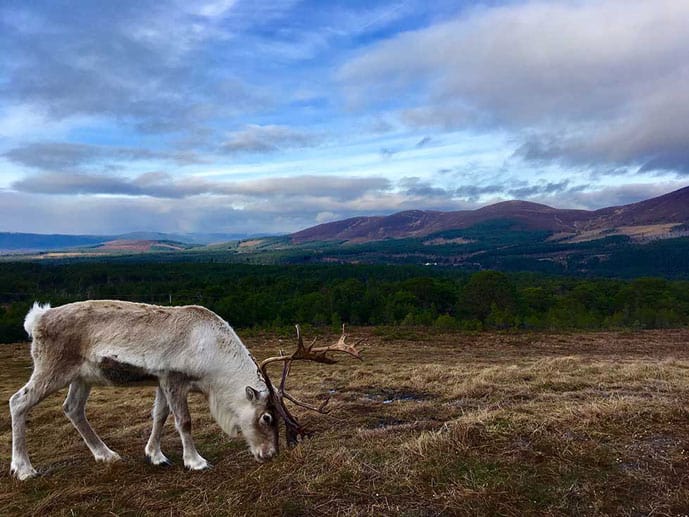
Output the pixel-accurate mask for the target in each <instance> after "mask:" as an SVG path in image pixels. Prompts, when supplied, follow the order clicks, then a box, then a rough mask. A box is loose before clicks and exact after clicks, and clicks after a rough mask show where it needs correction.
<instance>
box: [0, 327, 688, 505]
mask: <svg viewBox="0 0 689 517" xmlns="http://www.w3.org/2000/svg"><path fill="white" fill-rule="evenodd" d="M363 336H365V337H367V341H368V342H369V345H368V347H367V348H366V350H365V352H364V356H365V359H366V360H365V362H362V363H359V362H354V361H352V360H349V359H344V360H342V362H340V363H338V364H337V365H334V366H327V365H316V364H303V365H296V366H295V367H294V372H293V378H292V382H291V386H293V389H292V391H293V392H294V394H295V395H297V396H299V397H300V398H302V399H307V400H308V399H310V400H314V399H317V398H318V397H319V396H322V395H323V394H324V393H327V392H328V390H329V389H330V390H332V399H331V406H332V409H333V411H332V413H331V414H330V415H327V416H323V415H315V414H304V413H303V412H301V411H298V412H297V413H298V414H300V415H302V420H303V421H304V422H306V423H310V424H311V427H313V428H314V429H315V430H316V431H317V434H316V435H315V436H314V438H312V439H311V440H309V441H306V442H304V443H302V444H300V445H299V446H298V447H297V448H295V449H293V450H291V451H288V450H283V451H282V452H281V454H280V456H279V458H278V459H277V460H275V461H273V462H271V463H269V464H265V465H259V464H257V463H255V462H254V461H253V459H252V458H251V456H250V454H249V452H248V450H247V449H246V447H245V445H244V443H243V440H242V439H241V438H236V439H229V438H227V437H224V436H222V435H221V432H220V430H219V428H218V427H217V425H215V424H214V423H213V421H212V420H211V417H210V415H209V412H208V410H207V408H206V407H205V401H204V400H203V398H202V397H200V396H196V395H192V396H191V402H192V414H193V417H194V429H193V432H194V436H195V438H196V441H197V446H198V448H199V451H200V452H201V454H203V455H204V456H205V457H206V458H208V459H209V460H210V461H211V462H212V463H213V464H214V468H213V469H211V470H209V471H205V472H186V471H185V470H184V468H183V467H182V466H181V463H182V461H181V445H180V442H179V439H178V437H177V434H176V432H175V431H174V429H173V426H172V423H171V421H168V424H167V426H166V432H165V435H164V438H163V451H164V452H165V453H166V454H167V455H168V457H170V459H172V460H173V461H174V462H175V465H174V466H172V467H168V468H160V467H153V466H150V465H148V464H146V463H145V461H144V459H143V458H144V455H143V447H144V445H145V442H146V438H147V435H148V432H149V429H150V423H149V411H150V406H151V404H152V402H153V395H154V390H153V388H130V389H127V388H95V389H94V391H93V393H92V395H91V398H90V400H89V405H88V408H87V412H88V415H89V418H90V420H91V422H92V423H93V426H94V428H96V430H98V431H99V433H100V435H101V436H102V437H103V439H104V441H105V442H106V443H107V444H108V445H109V446H110V447H111V448H113V449H114V450H116V451H118V452H119V453H120V454H121V455H122V456H123V458H124V461H122V462H120V463H118V464H114V465H107V466H103V465H102V464H96V463H95V462H94V461H93V459H92V457H91V455H90V453H89V452H88V449H87V448H86V446H85V445H84V444H83V442H82V441H81V438H80V437H79V436H78V434H77V432H76V431H75V430H74V429H73V428H72V426H71V424H70V423H69V422H68V421H67V419H66V418H65V417H64V416H63V415H62V411H61V403H62V399H63V397H64V395H65V393H64V391H63V392H61V393H59V394H56V395H54V396H51V397H49V398H48V399H47V400H45V401H43V402H42V403H41V404H40V405H39V406H37V407H36V408H35V409H34V410H33V412H32V413H31V416H30V421H29V433H28V442H29V451H30V453H31V456H32V461H33V463H34V466H35V467H36V468H38V469H39V470H41V471H42V472H45V473H46V475H45V476H42V477H40V478H37V479H34V480H30V481H28V482H23V483H22V482H18V481H15V480H13V479H11V478H10V477H9V475H8V469H9V456H10V423H9V414H8V411H7V406H6V405H4V407H3V409H2V417H0V469H1V471H2V472H1V473H0V514H2V515H31V514H33V515H46V514H55V515H158V514H162V515H180V514H181V515H245V514H247V515H254V514H259V515H279V514H283V515H336V514H339V515H410V516H411V515H418V516H422V515H438V514H460V515H496V514H501V515H515V516H517V515H605V514H609V515H649V514H650V515H682V514H687V513H689V330H688V329H684V330H664V331H644V332H634V333H624V332H607V333H585V334H577V333H571V334H567V333H560V334H548V333H535V334H529V333H517V334H489V333H480V334H463V333H440V332H431V333H429V331H421V330H407V329H402V328H399V329H392V328H386V329H382V328H381V329H378V328H368V329H354V330H352V337H363ZM330 337H333V338H334V334H333V335H332V336H330ZM245 341H246V343H247V345H248V346H249V347H250V348H251V350H252V352H253V353H254V355H255V356H256V357H257V358H262V357H265V356H267V355H268V354H272V353H274V352H275V350H276V349H277V348H278V345H277V337H276V336H274V335H269V334H257V335H252V336H249V337H246V338H245ZM284 346H288V345H287V344H285V345H284ZM29 374H30V359H29V354H28V346H27V345H26V344H18V345H3V346H0V398H2V400H4V401H7V399H8V398H9V397H10V395H11V394H12V393H13V392H14V391H15V390H17V389H18V388H19V387H20V386H21V385H22V384H23V383H24V382H25V381H26V380H27V379H28V377H29Z"/></svg>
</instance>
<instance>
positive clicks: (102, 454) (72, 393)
mask: <svg viewBox="0 0 689 517" xmlns="http://www.w3.org/2000/svg"><path fill="white" fill-rule="evenodd" d="M90 392H91V386H89V385H88V384H86V383H85V382H84V381H83V380H82V379H75V380H73V381H72V383H71V384H70V385H69V392H68V393H67V398H66V399H65V402H64V404H63V405H62V409H63V410H64V412H65V415H66V416H67V418H68V419H69V421H70V422H72V425H73V426H74V427H75V429H76V430H77V431H79V434H80V435H81V437H82V438H83V439H84V442H86V446H87V447H88V448H89V450H90V451H91V454H93V457H94V458H95V459H96V461H104V462H113V461H117V460H119V459H121V458H120V455H119V454H117V453H116V452H115V451H113V450H111V449H110V448H109V447H108V446H107V445H105V443H103V440H101V439H100V437H99V436H98V435H97V434H96V432H95V431H94V430H93V428H92V427H91V424H90V423H89V421H88V419H87V418H86V411H85V408H86V400H87V399H88V396H89V393H90Z"/></svg>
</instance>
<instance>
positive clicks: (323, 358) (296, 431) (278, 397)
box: [259, 325, 362, 447]
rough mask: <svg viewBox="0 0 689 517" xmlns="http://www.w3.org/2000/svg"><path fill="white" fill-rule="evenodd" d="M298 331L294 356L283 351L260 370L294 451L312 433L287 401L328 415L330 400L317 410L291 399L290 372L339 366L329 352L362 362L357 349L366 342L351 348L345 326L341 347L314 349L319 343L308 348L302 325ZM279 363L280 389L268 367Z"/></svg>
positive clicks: (262, 365) (261, 365)
mask: <svg viewBox="0 0 689 517" xmlns="http://www.w3.org/2000/svg"><path fill="white" fill-rule="evenodd" d="M295 327H296V329H297V349H296V350H295V351H294V352H292V353H291V354H290V355H284V354H283V353H282V351H281V352H280V355H279V356H275V357H269V358H267V359H264V360H263V361H261V364H260V365H259V369H260V371H261V373H262V374H263V378H264V379H265V381H266V385H267V387H268V390H269V392H270V393H269V396H270V400H272V403H273V407H274V408H275V411H276V413H277V415H279V416H280V417H281V418H282V420H283V421H284V422H285V438H286V440H287V445H288V446H290V447H292V446H294V445H296V443H297V442H298V441H299V438H303V437H307V436H310V435H311V433H310V432H309V431H308V430H307V429H306V428H304V427H303V426H302V425H301V424H300V423H299V421H298V420H297V419H296V418H295V417H294V416H293V415H292V414H291V413H290V411H289V410H288V409H287V406H286V405H285V399H287V400H289V401H290V402H292V403H294V404H296V405H297V406H301V407H303V408H306V409H310V410H312V411H317V412H319V413H327V412H328V411H327V409H326V405H327V403H328V400H329V398H326V399H325V400H324V401H323V403H321V405H320V406H318V407H315V406H312V405H309V404H305V403H304V402H300V401H299V400H297V399H295V398H294V397H293V396H292V395H290V394H289V393H288V392H287V391H285V383H286V381H287V376H288V375H289V372H290V367H291V365H292V361H297V360H302V361H314V362H317V363H325V364H333V363H336V362H337V361H335V360H334V359H333V358H332V357H330V356H329V355H328V353H329V352H342V353H345V354H349V355H351V356H353V357H356V358H357V359H361V355H360V354H361V352H360V351H359V350H357V349H356V346H357V345H358V344H359V343H361V341H362V340H359V341H357V342H356V343H354V344H353V345H350V344H347V343H346V339H347V335H346V334H345V326H344V325H342V335H341V336H340V339H339V340H338V341H337V343H335V344H334V345H330V346H323V347H317V348H314V345H315V344H316V339H317V338H314V340H313V341H312V342H311V344H310V345H309V346H304V341H303V339H302V337H301V329H300V328H299V325H295ZM275 362H282V363H283V368H282V378H281V380H280V385H279V386H277V387H276V386H275V385H274V384H273V383H272V382H271V381H270V377H269V376H268V365H269V364H271V363H275Z"/></svg>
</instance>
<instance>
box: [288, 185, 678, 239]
mask: <svg viewBox="0 0 689 517" xmlns="http://www.w3.org/2000/svg"><path fill="white" fill-rule="evenodd" d="M496 220H506V221H511V222H512V223H513V229H515V230H543V231H549V232H553V233H556V234H561V235H560V236H561V237H562V238H564V237H566V236H569V237H571V238H574V237H576V236H580V234H585V235H589V236H591V237H593V236H596V235H600V234H601V232H603V231H605V232H607V234H608V235H609V234H615V233H620V234H628V233H627V232H629V231H631V230H629V228H628V227H648V226H654V225H655V226H659V227H661V226H662V228H658V231H667V230H668V228H667V227H666V226H667V225H670V226H672V225H676V224H683V223H689V187H685V188H683V189H680V190H677V191H675V192H671V193H669V194H665V195H663V196H659V197H656V198H652V199H648V200H646V201H640V202H638V203H632V204H629V205H623V206H616V207H609V208H602V209H600V210H570V209H559V208H553V207H550V206H547V205H542V204H538V203H530V202H527V201H505V202H502V203H497V204H494V205H489V206H485V207H482V208H479V209H476V210H460V211H455V212H437V211H423V210H410V211H405V212H398V213H396V214H392V215H389V216H375V217H354V218H351V219H345V220H343V221H335V222H331V223H324V224H320V225H318V226H314V227H311V228H307V229H305V230H301V231H299V232H296V233H293V234H291V235H290V239H291V242H292V243H294V244H303V243H306V242H310V241H348V242H352V243H362V242H371V241H380V240H385V239H401V238H410V237H417V238H418V237H425V236H429V235H432V234H435V233H439V232H445V231H448V230H461V229H466V228H470V227H472V226H475V225H477V224H481V223H485V222H488V221H496ZM645 231H646V232H647V233H646V235H649V232H653V229H652V228H645Z"/></svg>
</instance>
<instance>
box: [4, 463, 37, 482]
mask: <svg viewBox="0 0 689 517" xmlns="http://www.w3.org/2000/svg"><path fill="white" fill-rule="evenodd" d="M10 473H11V474H12V475H13V476H15V477H16V478H17V479H18V480H19V481H26V480H27V479H31V478H35V477H36V476H38V471H37V470H36V469H35V468H33V467H15V466H13V467H11V468H10Z"/></svg>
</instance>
